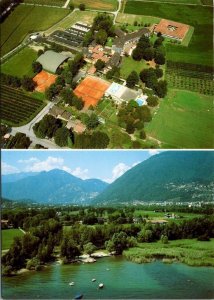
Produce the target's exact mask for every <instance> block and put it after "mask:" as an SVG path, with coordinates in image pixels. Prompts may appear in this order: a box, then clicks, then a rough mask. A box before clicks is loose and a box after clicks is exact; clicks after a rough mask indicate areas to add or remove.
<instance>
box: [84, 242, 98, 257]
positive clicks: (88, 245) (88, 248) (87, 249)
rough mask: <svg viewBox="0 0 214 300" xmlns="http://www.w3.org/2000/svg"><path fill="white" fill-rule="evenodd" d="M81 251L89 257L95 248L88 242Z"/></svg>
mask: <svg viewBox="0 0 214 300" xmlns="http://www.w3.org/2000/svg"><path fill="white" fill-rule="evenodd" d="M83 249H84V251H85V252H86V253H87V254H88V255H89V256H91V254H92V253H93V252H94V251H95V250H96V246H95V245H94V244H92V243H91V242H89V243H87V244H85V245H84V246H83Z"/></svg>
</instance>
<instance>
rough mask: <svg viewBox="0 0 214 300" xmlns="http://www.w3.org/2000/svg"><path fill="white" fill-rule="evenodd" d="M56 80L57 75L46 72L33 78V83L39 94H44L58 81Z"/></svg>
mask: <svg viewBox="0 0 214 300" xmlns="http://www.w3.org/2000/svg"><path fill="white" fill-rule="evenodd" d="M56 78H57V76H56V75H53V74H50V73H48V72H46V71H41V72H40V73H38V74H37V75H36V76H35V77H34V78H33V81H34V82H35V83H36V85H37V87H36V89H35V90H36V91H37V92H41V93H44V92H45V90H46V89H47V88H49V86H50V85H51V84H53V83H54V82H55V81H56Z"/></svg>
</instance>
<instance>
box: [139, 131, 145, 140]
mask: <svg viewBox="0 0 214 300" xmlns="http://www.w3.org/2000/svg"><path fill="white" fill-rule="evenodd" d="M140 138H141V140H145V139H146V133H145V131H144V130H141V132H140Z"/></svg>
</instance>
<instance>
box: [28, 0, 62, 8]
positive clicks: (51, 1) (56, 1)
mask: <svg viewBox="0 0 214 300" xmlns="http://www.w3.org/2000/svg"><path fill="white" fill-rule="evenodd" d="M65 2H66V0H24V3H30V4H40V5H50V6H60V7H62V6H63V5H64V4H65Z"/></svg>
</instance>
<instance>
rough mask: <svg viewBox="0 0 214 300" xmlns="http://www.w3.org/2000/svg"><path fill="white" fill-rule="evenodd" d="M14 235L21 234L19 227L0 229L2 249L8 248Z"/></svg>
mask: <svg viewBox="0 0 214 300" xmlns="http://www.w3.org/2000/svg"><path fill="white" fill-rule="evenodd" d="M16 236H23V232H22V231H21V230H19V229H4V230H1V241H2V246H1V249H2V250H7V249H9V248H10V246H11V244H12V243H13V239H14V237H16Z"/></svg>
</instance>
